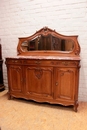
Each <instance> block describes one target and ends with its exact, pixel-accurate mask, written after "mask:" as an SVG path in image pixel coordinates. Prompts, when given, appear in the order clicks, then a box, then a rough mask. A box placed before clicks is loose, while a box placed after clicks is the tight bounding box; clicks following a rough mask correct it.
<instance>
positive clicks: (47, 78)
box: [6, 27, 80, 111]
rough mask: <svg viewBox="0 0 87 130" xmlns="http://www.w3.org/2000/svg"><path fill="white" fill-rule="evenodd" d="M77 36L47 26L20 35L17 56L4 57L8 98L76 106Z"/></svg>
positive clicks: (77, 87) (78, 62)
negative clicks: (31, 32)
mask: <svg viewBox="0 0 87 130" xmlns="http://www.w3.org/2000/svg"><path fill="white" fill-rule="evenodd" d="M77 37H78V36H64V35H61V34H59V33H57V32H55V31H54V30H51V29H49V28H47V27H45V28H42V29H40V30H39V31H37V32H36V33H35V34H33V35H32V36H29V37H25V38H19V43H18V47H17V51H18V55H17V56H16V57H7V58H6V66H7V74H8V88H9V97H10V98H11V97H16V98H24V99H28V100H34V101H37V102H48V103H51V104H61V105H64V106H70V105H73V106H74V110H75V111H77V107H78V89H79V68H80V56H79V54H80V46H79V43H78V41H77Z"/></svg>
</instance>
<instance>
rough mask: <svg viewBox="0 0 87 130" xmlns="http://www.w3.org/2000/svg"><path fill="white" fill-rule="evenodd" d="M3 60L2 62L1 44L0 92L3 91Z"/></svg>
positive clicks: (0, 51)
mask: <svg viewBox="0 0 87 130" xmlns="http://www.w3.org/2000/svg"><path fill="white" fill-rule="evenodd" d="M2 65H3V60H2V50H1V44H0V91H2V90H4V85H3V66H2Z"/></svg>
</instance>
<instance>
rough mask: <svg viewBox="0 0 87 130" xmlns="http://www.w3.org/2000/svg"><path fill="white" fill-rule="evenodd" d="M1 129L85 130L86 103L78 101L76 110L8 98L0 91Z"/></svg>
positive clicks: (86, 128)
mask: <svg viewBox="0 0 87 130" xmlns="http://www.w3.org/2000/svg"><path fill="white" fill-rule="evenodd" d="M0 126H1V130H87V103H85V102H80V103H79V107H78V112H77V113H76V112H74V111H73V108H72V107H63V106H59V105H50V104H39V103H36V102H31V101H26V100H21V99H14V100H8V95H7V91H4V92H0Z"/></svg>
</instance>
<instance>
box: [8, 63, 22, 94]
mask: <svg viewBox="0 0 87 130" xmlns="http://www.w3.org/2000/svg"><path fill="white" fill-rule="evenodd" d="M8 84H9V89H10V91H12V92H19V93H21V92H22V88H23V87H22V86H23V82H22V67H21V66H16V65H9V67H8Z"/></svg>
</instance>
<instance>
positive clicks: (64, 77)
mask: <svg viewBox="0 0 87 130" xmlns="http://www.w3.org/2000/svg"><path fill="white" fill-rule="evenodd" d="M55 73H56V77H55V93H56V94H55V98H56V99H57V100H60V101H63V102H64V101H74V95H75V85H76V83H75V74H76V70H75V68H57V69H55Z"/></svg>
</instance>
